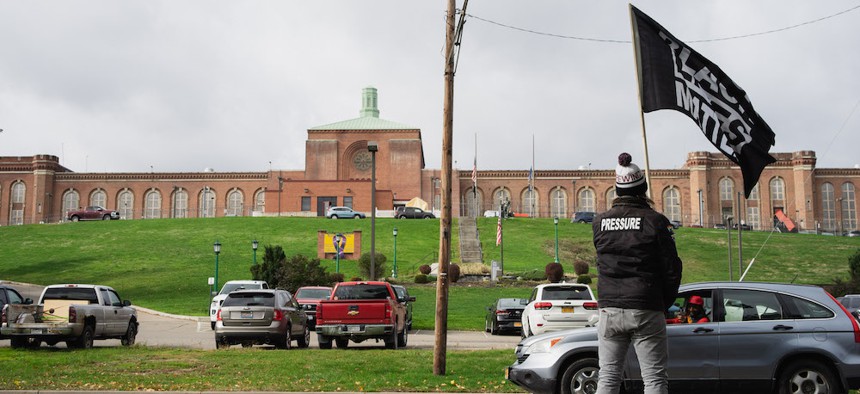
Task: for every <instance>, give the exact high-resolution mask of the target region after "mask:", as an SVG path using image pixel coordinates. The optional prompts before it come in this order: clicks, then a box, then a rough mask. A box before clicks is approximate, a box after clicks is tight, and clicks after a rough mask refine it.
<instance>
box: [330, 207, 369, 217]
mask: <svg viewBox="0 0 860 394" xmlns="http://www.w3.org/2000/svg"><path fill="white" fill-rule="evenodd" d="M325 217H327V218H329V219H364V218H365V215H364V214H363V213H361V212H358V211H354V210H353V209H352V208H350V207H330V208H329V209H327V210H326V211H325Z"/></svg>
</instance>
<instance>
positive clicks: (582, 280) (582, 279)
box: [576, 274, 591, 285]
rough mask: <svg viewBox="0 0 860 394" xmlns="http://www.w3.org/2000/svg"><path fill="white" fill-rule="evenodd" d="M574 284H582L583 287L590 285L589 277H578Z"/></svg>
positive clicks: (584, 275)
mask: <svg viewBox="0 0 860 394" xmlns="http://www.w3.org/2000/svg"><path fill="white" fill-rule="evenodd" d="M576 283H582V284H585V285H587V284H590V283H591V276H590V275H587V274H583V275H579V276H577V277H576Z"/></svg>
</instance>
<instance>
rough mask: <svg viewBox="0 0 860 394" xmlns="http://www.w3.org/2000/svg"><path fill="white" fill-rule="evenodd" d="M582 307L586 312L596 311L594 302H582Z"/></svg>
mask: <svg viewBox="0 0 860 394" xmlns="http://www.w3.org/2000/svg"><path fill="white" fill-rule="evenodd" d="M582 307H583V308H585V309H587V310H590V311H596V310H597V303H596V302H583V303H582Z"/></svg>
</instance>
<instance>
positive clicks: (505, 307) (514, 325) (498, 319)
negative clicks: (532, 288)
mask: <svg viewBox="0 0 860 394" xmlns="http://www.w3.org/2000/svg"><path fill="white" fill-rule="evenodd" d="M528 303H529V300H527V299H525V298H499V299H497V300H496V302H494V303H493V304H492V305H490V306H488V307H487V313H486V316H485V317H484V331H486V332H488V333H490V335H496V334H500V333H501V332H503V331H508V332H516V333H520V332H521V331H522V329H523V321H522V317H523V310H524V309H526V305H528Z"/></svg>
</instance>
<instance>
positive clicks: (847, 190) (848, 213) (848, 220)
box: [842, 182, 857, 231]
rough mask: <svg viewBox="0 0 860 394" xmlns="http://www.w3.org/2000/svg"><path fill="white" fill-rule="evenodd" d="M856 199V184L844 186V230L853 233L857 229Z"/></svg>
mask: <svg viewBox="0 0 860 394" xmlns="http://www.w3.org/2000/svg"><path fill="white" fill-rule="evenodd" d="M854 204H855V199H854V184H853V183H851V182H845V183H843V184H842V229H843V230H845V231H851V230H856V229H857V210H856V208H855V207H856V206H855V205H854Z"/></svg>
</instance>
